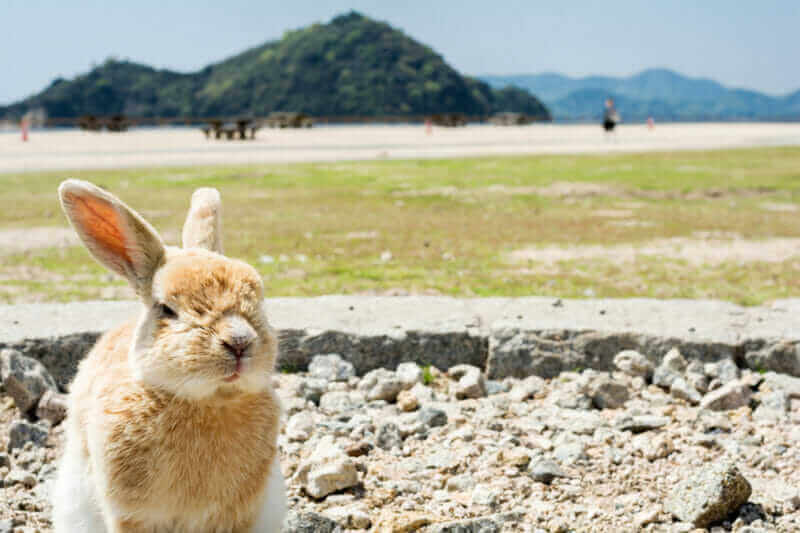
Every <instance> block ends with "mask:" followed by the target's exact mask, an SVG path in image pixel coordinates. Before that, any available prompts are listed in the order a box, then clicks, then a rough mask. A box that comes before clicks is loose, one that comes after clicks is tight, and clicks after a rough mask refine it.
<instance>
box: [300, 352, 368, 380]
mask: <svg viewBox="0 0 800 533" xmlns="http://www.w3.org/2000/svg"><path fill="white" fill-rule="evenodd" d="M308 373H309V374H310V375H311V377H313V378H318V379H324V380H326V381H347V380H348V379H350V378H351V377H353V376H355V375H356V370H355V368H354V367H353V363H351V362H349V361H345V360H344V359H342V356H341V355H339V354H336V353H332V354H327V355H315V356H314V358H313V359H311V363H310V364H309V365H308Z"/></svg>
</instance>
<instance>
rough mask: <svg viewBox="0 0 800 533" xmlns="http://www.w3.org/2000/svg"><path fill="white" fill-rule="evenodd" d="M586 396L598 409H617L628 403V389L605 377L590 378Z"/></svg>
mask: <svg viewBox="0 0 800 533" xmlns="http://www.w3.org/2000/svg"><path fill="white" fill-rule="evenodd" d="M586 391H587V395H588V396H589V397H590V398H591V399H592V403H593V404H594V405H595V407H597V408H598V409H618V408H620V407H622V406H623V405H625V402H627V401H628V398H629V394H628V387H626V386H625V385H623V384H622V383H618V382H616V381H614V380H613V379H611V377H609V376H607V375H600V376H597V377H594V378H592V379H591V380H590V381H589V385H588V386H587V388H586Z"/></svg>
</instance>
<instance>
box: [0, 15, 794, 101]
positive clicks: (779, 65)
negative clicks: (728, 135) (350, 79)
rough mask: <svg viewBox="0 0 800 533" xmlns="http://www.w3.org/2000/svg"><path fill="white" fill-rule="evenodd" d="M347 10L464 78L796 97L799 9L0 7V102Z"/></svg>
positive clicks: (219, 54) (235, 47)
mask: <svg viewBox="0 0 800 533" xmlns="http://www.w3.org/2000/svg"><path fill="white" fill-rule="evenodd" d="M350 9H356V10H358V11H361V12H362V13H364V14H365V15H368V16H371V17H374V18H377V19H380V20H385V21H387V22H389V23H391V24H392V25H394V26H396V27H399V28H401V29H403V30H404V31H405V32H406V33H407V34H408V35H410V36H412V37H414V38H415V39H418V40H420V41H422V42H424V43H426V44H428V45H430V46H431V47H432V48H434V49H435V50H437V51H438V52H439V53H441V54H442V55H443V56H444V57H445V59H446V60H447V61H449V62H450V63H451V64H452V65H453V66H455V67H456V68H457V69H458V70H460V71H461V72H464V73H466V74H473V75H475V74H509V73H536V72H543V71H556V72H562V73H565V74H569V75H586V74H608V75H625V74H631V73H634V72H638V71H640V70H643V69H645V68H650V67H667V68H671V69H674V70H677V71H679V72H682V73H684V74H688V75H691V76H702V77H709V78H713V79H716V80H718V81H720V82H721V83H723V84H725V85H728V86H734V87H745V88H750V89H756V90H761V91H765V92H768V93H772V94H781V93H785V92H788V91H791V90H795V89H798V88H800V68H798V65H800V61H799V60H798V51H799V50H800V1H798V0H760V1H758V2H755V1H744V2H737V1H734V0H703V1H697V0H670V1H666V2H655V1H651V0H641V1H634V0H620V1H606V2H599V1H588V0H584V1H579V0H573V1H570V0H561V1H559V2H553V1H536V0H493V1H486V0H481V1H477V0H400V1H396V0H384V1H375V0H372V1H370V0H357V1H350V2H339V1H334V0H282V1H271V0H262V1H255V0H249V1H248V0H216V1H208V0H191V1H177V0H135V1H130V2H128V1H120V2H117V1H100V0H0V21H2V23H1V24H0V27H2V30H0V72H2V76H0V103H8V102H11V101H13V100H16V99H18V98H21V97H24V96H27V95H29V94H32V93H34V92H38V91H39V90H41V89H42V88H43V87H44V86H45V85H47V84H48V83H49V82H50V81H51V80H52V79H53V78H54V77H56V76H64V77H71V76H74V75H75V74H78V73H80V72H85V71H87V70H88V69H89V68H90V66H91V64H92V63H98V62H101V61H102V60H103V59H105V58H106V57H109V56H116V57H120V58H127V59H131V60H133V61H138V62H142V63H147V64H151V65H154V66H157V67H165V68H172V69H176V70H181V71H191V70H196V69H198V68H200V67H202V66H204V65H206V64H208V63H209V62H212V61H217V60H220V59H223V58H225V57H227V56H229V55H231V54H234V53H236V52H240V51H242V50H243V49H245V48H249V47H251V46H255V45H258V44H260V43H262V42H264V41H266V40H272V39H275V38H279V37H280V36H281V34H282V33H283V32H284V31H285V30H287V29H290V28H298V27H301V26H305V25H307V24H310V23H312V22H327V21H328V20H329V19H330V18H331V17H332V16H334V15H335V14H338V13H341V12H344V11H348V10H350Z"/></svg>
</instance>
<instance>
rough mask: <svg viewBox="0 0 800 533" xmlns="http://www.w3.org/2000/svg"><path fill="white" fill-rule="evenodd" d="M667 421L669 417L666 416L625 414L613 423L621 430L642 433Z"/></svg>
mask: <svg viewBox="0 0 800 533" xmlns="http://www.w3.org/2000/svg"><path fill="white" fill-rule="evenodd" d="M669 422H670V419H669V418H668V417H666V416H658V415H629V414H625V415H622V416H621V417H619V418H618V419H617V420H616V422H615V425H616V426H617V428H619V429H620V430H622V431H630V432H631V433H643V432H645V431H651V430H654V429H659V428H662V427H664V426H666V425H667V424H669Z"/></svg>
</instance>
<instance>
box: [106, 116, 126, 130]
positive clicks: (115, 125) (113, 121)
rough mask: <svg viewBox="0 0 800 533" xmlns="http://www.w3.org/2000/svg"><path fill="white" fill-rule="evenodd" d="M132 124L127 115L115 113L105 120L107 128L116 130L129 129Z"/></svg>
mask: <svg viewBox="0 0 800 533" xmlns="http://www.w3.org/2000/svg"><path fill="white" fill-rule="evenodd" d="M130 124H131V123H130V121H129V120H128V119H127V117H125V115H113V116H112V117H111V118H108V119H107V120H106V121H105V125H106V129H107V130H108V131H115V132H119V131H128V127H130Z"/></svg>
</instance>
